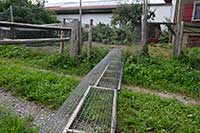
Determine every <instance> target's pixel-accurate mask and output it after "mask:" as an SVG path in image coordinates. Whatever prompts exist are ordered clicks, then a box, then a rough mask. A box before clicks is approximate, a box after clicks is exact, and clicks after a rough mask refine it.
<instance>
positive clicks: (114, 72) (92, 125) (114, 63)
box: [41, 49, 123, 133]
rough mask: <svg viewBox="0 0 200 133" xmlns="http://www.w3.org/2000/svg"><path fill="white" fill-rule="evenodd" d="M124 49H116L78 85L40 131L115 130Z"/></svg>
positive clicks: (64, 132)
mask: <svg viewBox="0 0 200 133" xmlns="http://www.w3.org/2000/svg"><path fill="white" fill-rule="evenodd" d="M122 68H123V53H122V51H121V50H119V49H113V50H112V51H111V52H110V53H109V54H108V55H107V56H106V57H105V58H104V59H103V60H102V61H101V62H100V63H99V64H98V65H97V66H96V67H95V68H94V69H93V70H92V71H91V72H90V73H89V74H88V75H87V76H86V77H85V78H84V79H83V80H82V81H81V83H80V84H79V85H78V86H77V88H76V89H75V90H74V91H73V93H72V94H71V96H70V97H69V98H68V99H67V100H66V102H65V103H64V104H63V105H62V107H61V108H60V109H59V110H58V112H57V113H56V115H55V116H54V117H53V118H52V119H50V120H49V121H48V122H47V124H46V125H44V126H43V128H42V130H41V132H62V133H66V132H79V133H80V132H98V133H99V132H105V133H108V132H114V131H115V128H116V106H117V90H118V89H120V86H121V77H122Z"/></svg>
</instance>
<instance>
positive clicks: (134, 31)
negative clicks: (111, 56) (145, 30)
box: [112, 4, 155, 41]
mask: <svg viewBox="0 0 200 133" xmlns="http://www.w3.org/2000/svg"><path fill="white" fill-rule="evenodd" d="M142 13H143V7H142V4H122V5H120V6H118V7H117V9H116V10H115V11H114V14H113V17H112V24H113V25H114V26H116V27H119V28H122V29H126V31H128V32H130V34H127V33H126V35H132V39H131V40H133V41H135V38H138V37H136V36H138V31H139V30H141V29H140V28H141V24H142V22H141V20H142V19H141V18H142ZM154 17H155V13H154V11H150V10H148V12H147V19H151V20H153V19H154ZM127 29H128V30H127ZM127 38H130V37H127ZM139 38H140V37H139ZM124 39H125V38H124Z"/></svg>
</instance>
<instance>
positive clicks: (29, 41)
mask: <svg viewBox="0 0 200 133" xmlns="http://www.w3.org/2000/svg"><path fill="white" fill-rule="evenodd" d="M69 40H70V38H43V39H12V40H10V39H8V40H0V45H13V44H32V43H47V42H65V41H69Z"/></svg>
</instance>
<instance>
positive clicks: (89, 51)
mask: <svg viewBox="0 0 200 133" xmlns="http://www.w3.org/2000/svg"><path fill="white" fill-rule="evenodd" d="M92 35H93V19H91V20H90V25H89V30H88V48H87V49H88V51H87V57H88V59H90V56H91V50H92Z"/></svg>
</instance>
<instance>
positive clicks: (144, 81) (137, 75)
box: [123, 49, 200, 99]
mask: <svg viewBox="0 0 200 133" xmlns="http://www.w3.org/2000/svg"><path fill="white" fill-rule="evenodd" d="M199 54H200V49H189V50H188V51H187V52H186V54H185V56H184V57H182V58H181V59H172V58H167V59H165V58H163V57H162V56H151V57H145V56H141V55H139V54H134V55H129V56H127V58H126V62H125V68H124V78H123V82H124V83H125V84H133V85H138V86H142V87H148V88H152V89H159V90H163V91H170V92H177V93H182V94H185V95H187V96H190V97H193V98H197V99H199V98H200V70H199V68H200V56H198V55H199ZM198 66H199V67H198Z"/></svg>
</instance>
